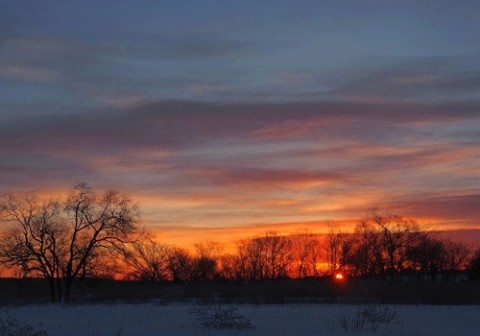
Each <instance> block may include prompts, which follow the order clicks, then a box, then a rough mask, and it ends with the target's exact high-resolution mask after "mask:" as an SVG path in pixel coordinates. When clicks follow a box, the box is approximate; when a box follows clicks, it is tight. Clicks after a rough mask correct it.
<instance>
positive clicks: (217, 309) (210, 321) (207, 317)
mask: <svg viewBox="0 0 480 336" xmlns="http://www.w3.org/2000/svg"><path fill="white" fill-rule="evenodd" d="M190 313H191V314H194V315H196V316H197V318H196V320H197V321H198V322H199V323H200V324H201V325H202V326H204V327H205V328H208V329H249V328H253V326H252V323H251V321H250V320H249V319H247V318H245V317H244V316H243V315H242V314H240V313H238V309H237V308H235V307H230V306H222V305H220V304H217V305H210V306H205V307H202V308H200V309H197V310H193V311H191V312H190Z"/></svg>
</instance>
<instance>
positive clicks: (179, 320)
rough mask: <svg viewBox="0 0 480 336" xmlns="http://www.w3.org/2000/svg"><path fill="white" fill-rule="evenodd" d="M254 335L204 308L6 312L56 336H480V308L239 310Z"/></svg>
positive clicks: (176, 306) (166, 306) (94, 307)
mask: <svg viewBox="0 0 480 336" xmlns="http://www.w3.org/2000/svg"><path fill="white" fill-rule="evenodd" d="M229 307H231V306H229ZM235 307H236V308H238V310H237V312H238V313H240V314H242V315H243V316H244V317H245V318H247V319H250V320H251V323H252V325H253V326H254V328H253V329H243V330H237V329H223V330H217V329H206V328H204V327H203V326H201V325H200V323H199V322H198V320H197V319H196V316H195V315H194V314H192V311H194V310H198V309H202V306H201V305H198V304H187V303H184V304H154V303H150V304H98V305H78V306H72V305H68V306H67V305H28V306H20V307H8V308H6V307H4V308H3V310H2V312H1V315H0V316H1V317H2V318H6V317H7V316H10V317H14V318H16V319H18V320H19V321H22V322H25V323H29V324H31V325H33V326H34V327H35V328H36V329H37V330H38V329H42V330H45V331H46V332H48V334H49V335H50V336H66V335H68V336H84V335H88V336H119V335H125V336H137V335H138V336H140V335H142V336H150V335H152V336H153V335H155V336H159V335H171V336H175V335H212V336H215V335H264V336H266V335H275V336H281V335H316V336H318V335H372V334H375V335H412V336H413V335H415V336H428V335H432V336H441V335H445V336H447V335H448V336H451V335H458V336H460V335H472V336H473V335H480V319H479V317H480V306H409V305H402V306H396V305H388V306H383V305H377V306H358V305H339V304H335V305H334V304H332V305H329V304H287V305H236V306H235ZM372 307H373V309H378V310H379V311H383V310H384V309H387V308H388V309H389V311H392V312H396V315H395V319H394V321H392V322H390V323H385V324H382V325H381V326H380V327H379V329H378V330H377V331H376V332H371V331H368V330H362V331H352V330H349V331H345V330H344V328H343V327H342V325H341V323H340V320H341V318H342V316H344V317H345V319H346V320H347V321H351V319H352V318H355V316H357V314H358V313H359V312H361V311H363V310H365V309H368V308H372Z"/></svg>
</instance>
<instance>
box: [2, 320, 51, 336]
mask: <svg viewBox="0 0 480 336" xmlns="http://www.w3.org/2000/svg"><path fill="white" fill-rule="evenodd" d="M0 336H48V334H47V333H46V332H45V331H43V330H35V328H34V327H33V326H32V325H30V324H27V323H22V322H20V321H18V320H16V319H14V318H11V317H9V318H7V319H6V320H4V319H2V318H0Z"/></svg>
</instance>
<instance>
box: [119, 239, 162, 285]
mask: <svg viewBox="0 0 480 336" xmlns="http://www.w3.org/2000/svg"><path fill="white" fill-rule="evenodd" d="M169 254H170V247H169V246H168V245H165V244H159V243H157V242H155V241H153V240H148V241H139V242H134V243H133V244H132V245H131V248H130V249H128V250H127V251H126V254H125V262H126V263H127V265H129V266H130V268H131V269H132V270H131V272H130V275H131V276H133V278H134V279H137V280H147V281H151V282H156V281H162V280H168V278H169V275H168V266H169V264H168V260H169Z"/></svg>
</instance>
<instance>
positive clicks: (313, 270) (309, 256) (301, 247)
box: [289, 231, 320, 278]
mask: <svg viewBox="0 0 480 336" xmlns="http://www.w3.org/2000/svg"><path fill="white" fill-rule="evenodd" d="M289 238H290V241H291V249H292V259H293V260H294V261H295V262H293V263H292V265H294V267H293V268H294V269H292V272H291V273H292V276H293V277H296V278H304V277H309V276H317V275H318V271H317V263H318V259H319V255H318V254H319V253H318V250H319V245H320V244H319V241H318V239H317V237H316V236H315V235H313V234H311V233H309V232H308V231H303V232H299V233H296V234H293V235H291V236H290V237H289Z"/></svg>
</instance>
